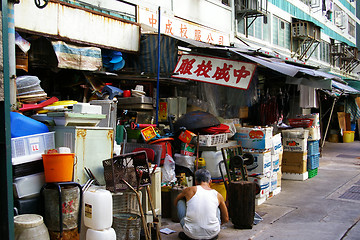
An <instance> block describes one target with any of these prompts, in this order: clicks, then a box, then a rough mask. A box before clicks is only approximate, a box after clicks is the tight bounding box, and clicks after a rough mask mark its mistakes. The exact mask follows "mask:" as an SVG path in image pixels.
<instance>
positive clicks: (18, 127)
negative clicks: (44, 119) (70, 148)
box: [10, 112, 49, 138]
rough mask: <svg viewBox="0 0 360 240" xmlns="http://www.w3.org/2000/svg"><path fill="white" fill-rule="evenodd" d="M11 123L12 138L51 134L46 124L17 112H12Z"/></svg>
mask: <svg viewBox="0 0 360 240" xmlns="http://www.w3.org/2000/svg"><path fill="white" fill-rule="evenodd" d="M10 122H11V137H12V138H17V137H23V136H28V135H34V134H40V133H45V132H49V128H48V127H47V126H46V125H45V124H43V123H41V122H39V121H36V120H34V119H32V118H29V117H27V116H24V115H22V114H20V113H17V112H10Z"/></svg>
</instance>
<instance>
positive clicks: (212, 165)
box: [201, 151, 226, 178]
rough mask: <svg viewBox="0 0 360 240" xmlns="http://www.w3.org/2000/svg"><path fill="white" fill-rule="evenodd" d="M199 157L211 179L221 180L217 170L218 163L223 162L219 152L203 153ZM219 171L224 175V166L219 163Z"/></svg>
mask: <svg viewBox="0 0 360 240" xmlns="http://www.w3.org/2000/svg"><path fill="white" fill-rule="evenodd" d="M201 157H202V158H204V159H205V163H206V169H207V170H209V172H210V174H211V178H221V172H220V168H219V164H220V162H221V161H222V160H223V156H222V152H221V151H203V152H202V154H201ZM221 170H222V172H223V174H224V176H225V175H226V169H225V165H224V164H223V163H221Z"/></svg>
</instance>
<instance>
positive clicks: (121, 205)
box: [112, 190, 141, 215]
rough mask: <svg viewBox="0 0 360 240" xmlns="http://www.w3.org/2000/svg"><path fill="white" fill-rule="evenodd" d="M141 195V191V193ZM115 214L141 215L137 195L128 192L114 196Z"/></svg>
mask: <svg viewBox="0 0 360 240" xmlns="http://www.w3.org/2000/svg"><path fill="white" fill-rule="evenodd" d="M139 193H140V194H141V191H139ZM140 198H141V197H140ZM112 199H113V212H114V213H128V214H136V215H140V209H139V202H138V199H137V197H136V193H135V192H133V191H132V190H126V191H122V192H118V193H114V194H113V195H112Z"/></svg>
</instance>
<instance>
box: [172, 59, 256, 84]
mask: <svg viewBox="0 0 360 240" xmlns="http://www.w3.org/2000/svg"><path fill="white" fill-rule="evenodd" d="M255 68H256V65H255V64H253V63H246V62H240V61H235V60H229V59H223V58H213V57H202V56H197V55H182V56H181V57H180V59H179V61H178V63H177V65H176V68H175V70H174V73H175V75H174V76H173V77H175V78H185V79H190V80H195V81H201V82H207V83H213V84H218V85H223V86H229V87H233V88H240V89H248V88H249V85H250V81H251V79H252V76H253V74H254V71H255Z"/></svg>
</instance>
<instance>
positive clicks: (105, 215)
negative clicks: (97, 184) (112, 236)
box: [83, 188, 113, 230]
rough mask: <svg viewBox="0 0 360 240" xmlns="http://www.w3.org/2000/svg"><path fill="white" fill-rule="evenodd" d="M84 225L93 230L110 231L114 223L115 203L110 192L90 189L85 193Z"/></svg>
mask: <svg viewBox="0 0 360 240" xmlns="http://www.w3.org/2000/svg"><path fill="white" fill-rule="evenodd" d="M83 202H84V203H83V209H84V211H83V213H84V225H85V226H86V227H88V228H92V229H93V230H104V229H108V228H110V227H111V225H112V221H113V214H112V212H113V202H112V195H111V193H110V191H108V190H105V189H98V188H90V189H89V190H88V191H86V192H85V193H84V201H83Z"/></svg>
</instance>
